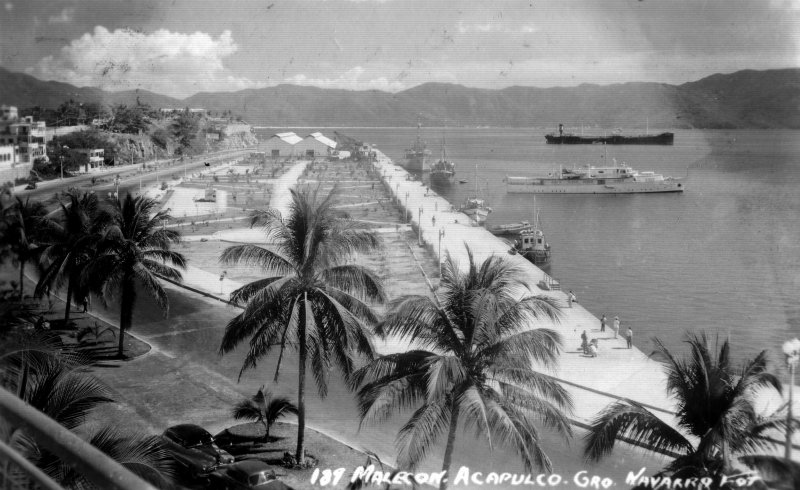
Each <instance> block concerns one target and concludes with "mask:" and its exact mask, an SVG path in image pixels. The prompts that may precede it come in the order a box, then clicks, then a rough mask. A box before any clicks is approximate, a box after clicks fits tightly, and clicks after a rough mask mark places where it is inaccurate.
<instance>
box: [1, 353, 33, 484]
mask: <svg viewBox="0 0 800 490" xmlns="http://www.w3.org/2000/svg"><path fill="white" fill-rule="evenodd" d="M26 357H27V354H26V353H22V355H21V356H20V358H19V362H20V369H19V380H18V381H17V398H19V399H20V400H24V399H25V390H26V389H27V388H28V372H29V367H28V360H27V359H26ZM6 474H8V473H6Z"/></svg>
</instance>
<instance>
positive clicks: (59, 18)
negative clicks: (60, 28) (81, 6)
mask: <svg viewBox="0 0 800 490" xmlns="http://www.w3.org/2000/svg"><path fill="white" fill-rule="evenodd" d="M74 17H75V7H67V8H65V9H64V10H62V11H61V13H60V14H58V15H51V16H50V17H49V18H48V19H47V22H48V23H49V24H68V23H70V22H72V19H73V18H74Z"/></svg>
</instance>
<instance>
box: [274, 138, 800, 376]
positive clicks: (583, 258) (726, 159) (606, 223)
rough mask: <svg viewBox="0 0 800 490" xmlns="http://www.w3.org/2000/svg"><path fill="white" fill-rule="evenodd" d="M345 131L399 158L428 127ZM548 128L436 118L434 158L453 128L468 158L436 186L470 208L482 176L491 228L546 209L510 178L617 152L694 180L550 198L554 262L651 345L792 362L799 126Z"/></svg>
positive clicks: (799, 322)
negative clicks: (559, 132) (718, 346)
mask: <svg viewBox="0 0 800 490" xmlns="http://www.w3.org/2000/svg"><path fill="white" fill-rule="evenodd" d="M295 131H297V132H298V134H301V135H304V134H305V132H311V131H310V130H309V129H296V130H295ZM321 131H322V132H323V133H325V134H326V135H328V136H330V137H332V136H333V129H322V130H321ZM338 131H340V132H342V133H344V134H347V135H348V136H352V137H354V138H357V139H360V140H363V141H365V142H368V143H372V144H374V145H376V146H377V147H378V148H379V149H380V150H381V151H383V152H384V153H385V154H386V155H387V156H389V157H390V158H392V159H393V160H394V162H395V163H402V162H403V154H404V150H405V149H406V148H408V147H410V146H411V144H412V143H413V140H414V138H415V137H416V128H344V129H338ZM656 131H660V130H652V129H651V133H652V132H656ZM274 132H277V130H272V131H270V130H268V129H266V128H265V130H263V134H262V136H265V135H266V136H269V135H270V134H272V133H274ZM545 132H546V130H545V129H544V128H446V129H444V128H423V129H422V134H421V135H422V137H423V139H425V140H426V141H427V143H428V148H429V149H430V150H431V151H432V153H433V157H432V158H438V156H439V154H440V149H441V139H442V137H443V136H444V137H445V138H446V149H447V156H448V158H449V159H451V160H453V161H455V162H456V165H457V167H456V171H457V175H456V182H455V183H453V184H452V185H450V186H446V187H444V188H437V189H435V190H436V192H438V193H439V194H441V195H442V196H444V197H446V198H447V199H448V200H450V202H451V203H453V204H455V205H458V204H459V203H460V202H461V201H463V199H464V198H465V197H468V196H470V195H472V194H474V193H475V192H476V190H475V189H476V180H477V183H478V185H477V188H478V193H479V194H480V195H481V196H482V197H484V198H485V199H486V200H487V203H488V204H489V205H490V206H491V207H492V208H493V213H492V214H491V215H490V216H489V219H488V222H487V226H491V225H495V224H502V223H510V222H517V221H520V220H528V221H532V219H533V205H534V203H533V195H530V194H508V193H506V187H505V183H504V182H503V179H504V177H505V176H507V175H509V176H532V175H545V174H547V173H548V172H552V171H554V170H557V169H558V168H559V166H563V167H565V168H568V167H572V166H582V165H586V164H592V165H596V166H600V165H603V164H604V162H608V163H612V160H616V161H617V162H620V163H622V162H624V163H627V164H629V165H630V166H631V167H633V168H634V169H636V170H640V171H647V170H651V171H655V172H656V173H661V174H664V175H668V176H673V177H681V178H685V180H686V183H685V188H686V190H685V192H683V193H679V194H632V195H610V194H609V195H547V194H545V195H537V196H536V207H537V209H538V210H539V212H540V217H541V222H542V225H543V229H544V232H545V235H546V238H547V241H548V242H549V243H550V244H551V246H552V250H553V255H552V259H551V264H550V265H549V266H548V269H546V270H547V272H548V273H549V274H550V275H552V276H553V277H555V278H556V279H558V280H559V281H560V282H561V283H562V285H563V288H564V289H571V290H573V291H574V293H575V294H576V296H577V297H578V301H579V302H580V303H581V304H583V305H584V306H585V307H587V308H588V309H589V310H590V311H592V312H593V313H594V314H595V315H596V316H597V317H599V316H600V315H602V314H603V313H605V314H606V316H608V317H609V318H613V317H614V316H615V315H618V316H619V317H620V319H621V320H622V322H623V325H630V326H631V327H632V328H633V331H634V343H635V345H636V346H637V347H639V348H640V349H641V350H642V351H644V352H645V353H647V354H649V353H651V352H652V351H653V349H654V344H653V341H652V339H653V338H654V337H657V338H659V339H661V340H662V341H663V342H664V343H665V344H666V345H667V346H668V347H669V348H670V349H672V350H673V351H677V352H679V353H682V352H685V349H684V346H683V345H682V341H683V340H684V339H685V335H686V333H687V332H695V333H700V332H705V333H706V334H707V335H709V336H710V337H711V339H712V342H713V340H714V338H715V337H716V336H719V339H720V340H721V339H724V338H729V339H730V341H731V344H732V346H733V353H732V354H733V358H734V360H735V361H741V360H743V359H746V358H752V357H753V356H754V355H755V354H757V353H758V352H759V351H761V350H763V349H766V350H768V351H769V353H770V359H771V360H772V361H773V367H774V368H775V369H776V371H778V372H781V371H782V370H783V355H782V354H781V351H780V346H781V344H782V342H783V341H784V340H787V339H790V338H793V337H796V336H800V307H798V296H799V295H800V132H798V131H788V130H786V131H784V130H752V131H751V130H747V131H745V130H736V131H726V130H715V131H708V130H674V132H675V144H674V145H672V146H657V145H652V146H651V145H607V146H604V145H548V144H546V143H545V140H544V133H545ZM635 132H636V131H635V130H626V131H625V133H626V134H630V133H635ZM600 134H602V130H600ZM476 176H477V177H476ZM424 178H426V177H424ZM459 179H464V180H467V182H466V183H463V184H460V183H458V180H459Z"/></svg>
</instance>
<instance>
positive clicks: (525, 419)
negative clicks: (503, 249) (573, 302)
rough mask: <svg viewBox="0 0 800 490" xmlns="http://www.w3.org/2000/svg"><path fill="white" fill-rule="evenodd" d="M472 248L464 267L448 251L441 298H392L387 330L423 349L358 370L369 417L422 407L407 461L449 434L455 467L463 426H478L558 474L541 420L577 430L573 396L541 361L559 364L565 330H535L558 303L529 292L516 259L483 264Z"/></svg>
mask: <svg viewBox="0 0 800 490" xmlns="http://www.w3.org/2000/svg"><path fill="white" fill-rule="evenodd" d="M467 252H468V256H469V266H468V269H467V270H466V271H463V272H462V271H461V270H460V269H459V265H458V263H456V261H455V260H454V259H453V257H452V256H450V254H448V255H447V257H446V260H445V262H444V264H443V267H442V281H441V283H440V286H439V288H440V289H439V291H438V295H439V297H440V298H441V299H440V300H436V299H432V298H430V297H429V296H416V295H413V296H405V297H401V298H398V299H396V300H394V301H393V302H392V303H391V304H390V312H389V313H388V314H387V317H386V318H385V319H384V321H383V322H382V323H381V324H380V325H379V327H378V329H377V333H378V334H379V335H382V336H396V337H399V338H401V339H408V340H411V341H412V342H414V343H416V344H418V345H419V347H420V349H418V350H411V351H408V352H403V353H399V354H392V355H388V356H384V357H381V358H379V359H376V360H375V361H373V362H372V363H370V364H368V365H367V366H365V367H363V368H362V369H360V370H359V371H358V372H357V373H356V374H355V375H354V376H353V377H352V379H351V380H350V382H351V384H352V386H354V387H355V386H360V389H359V391H358V399H359V409H360V415H361V421H362V423H364V422H381V421H383V420H385V419H387V418H389V417H391V416H392V415H393V414H394V413H396V412H399V411H401V410H404V409H407V408H413V407H417V408H416V410H415V412H414V413H413V415H412V416H411V418H410V419H409V420H408V422H406V423H405V425H403V427H402V428H401V429H400V432H399V433H398V435H397V447H398V465H399V467H401V468H414V467H415V466H416V465H417V464H418V463H419V462H420V461H422V460H423V459H425V458H426V457H427V455H428V453H429V452H430V450H431V448H432V447H433V445H434V443H435V442H436V441H437V440H438V439H439V438H440V437H441V436H442V435H444V433H446V434H447V435H446V446H445V451H444V459H443V462H442V470H443V471H448V470H449V469H450V465H451V461H452V456H453V447H454V442H455V436H456V430H457V428H458V426H459V424H460V423H461V424H467V425H473V426H474V427H476V429H477V431H478V433H479V434H482V435H483V436H485V437H486V438H487V439H488V440H489V443H490V445H491V444H493V441H500V442H501V444H506V445H508V446H510V447H513V448H514V449H515V450H516V452H517V453H518V454H519V456H520V457H521V458H522V461H523V463H524V464H525V467H526V468H528V469H533V468H534V467H538V468H543V469H545V470H547V471H550V470H551V469H552V465H551V463H550V460H549V458H548V457H547V455H546V454H545V452H544V450H543V448H542V447H541V446H540V438H539V433H538V429H537V427H536V422H537V421H538V422H541V423H543V424H544V426H546V427H548V428H551V429H555V430H556V431H558V432H559V433H561V434H562V435H564V436H569V435H571V433H572V431H571V428H570V425H569V421H568V419H567V417H566V416H565V412H569V411H571V409H572V400H571V397H570V395H569V393H567V391H566V390H564V388H562V387H561V385H559V384H558V383H557V382H555V381H554V380H552V379H551V378H550V377H548V376H545V375H543V374H541V373H539V372H537V371H535V370H534V369H533V367H532V362H536V363H537V364H538V365H541V366H543V367H545V368H550V367H552V366H554V365H555V363H556V362H557V356H558V352H559V351H560V348H561V337H560V335H559V334H558V333H557V332H555V331H553V330H550V329H544V328H540V329H528V328H527V327H528V326H529V321H530V320H535V319H538V318H547V319H549V320H553V321H556V320H557V319H558V314H559V309H558V306H557V305H556V304H555V302H554V301H553V300H551V299H550V298H547V297H545V296H523V297H521V298H520V297H519V293H520V292H522V291H523V289H522V287H521V286H522V285H521V283H520V282H519V272H520V270H518V269H517V268H515V267H514V266H512V265H511V264H510V263H509V262H507V261H505V260H502V259H501V258H499V257H497V256H492V257H490V258H489V259H487V260H486V261H484V262H483V263H482V264H480V265H478V264H476V263H475V259H474V257H473V255H472V251H471V250H469V248H467ZM426 348H427V349H430V350H422V349H426Z"/></svg>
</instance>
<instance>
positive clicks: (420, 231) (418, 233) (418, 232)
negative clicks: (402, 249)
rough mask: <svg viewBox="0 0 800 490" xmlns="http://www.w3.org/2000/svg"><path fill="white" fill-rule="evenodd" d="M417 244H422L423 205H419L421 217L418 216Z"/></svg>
mask: <svg viewBox="0 0 800 490" xmlns="http://www.w3.org/2000/svg"><path fill="white" fill-rule="evenodd" d="M417 245H419V246H420V247H421V246H422V206H420V207H419V217H418V218H417Z"/></svg>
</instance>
